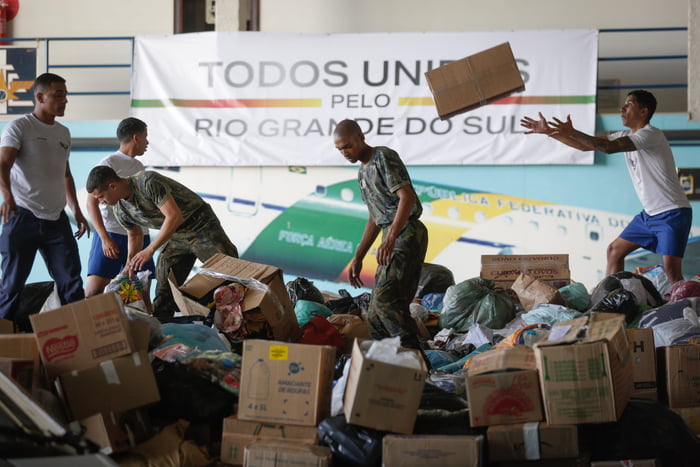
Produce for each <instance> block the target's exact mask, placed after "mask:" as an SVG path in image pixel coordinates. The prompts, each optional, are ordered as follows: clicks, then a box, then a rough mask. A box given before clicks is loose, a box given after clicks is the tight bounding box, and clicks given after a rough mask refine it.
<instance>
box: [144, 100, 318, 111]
mask: <svg viewBox="0 0 700 467" xmlns="http://www.w3.org/2000/svg"><path fill="white" fill-rule="evenodd" d="M321 103H322V99H316V98H307V99H132V100H131V107H138V108H156V107H187V108H200V109H202V108H206V109H217V108H218V109H232V108H261V107H263V108H280V107H321Z"/></svg>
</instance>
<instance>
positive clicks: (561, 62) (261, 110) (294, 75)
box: [131, 30, 598, 166]
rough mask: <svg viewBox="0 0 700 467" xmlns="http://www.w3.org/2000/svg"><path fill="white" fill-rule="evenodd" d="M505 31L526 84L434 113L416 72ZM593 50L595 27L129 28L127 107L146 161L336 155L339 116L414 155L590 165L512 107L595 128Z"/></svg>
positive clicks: (433, 161)
mask: <svg viewBox="0 0 700 467" xmlns="http://www.w3.org/2000/svg"><path fill="white" fill-rule="evenodd" d="M503 42H510V45H511V48H512V50H513V54H514V56H515V58H516V61H517V64H518V68H519V69H520V72H521V74H522V76H523V80H524V81H525V91H524V92H522V93H518V94H514V95H513V96H511V97H509V98H506V99H503V100H501V101H499V102H496V103H493V104H491V105H487V106H485V107H481V108H479V109H476V110H472V111H470V112H466V113H463V114H460V115H457V116H455V117H452V118H451V119H449V120H444V121H443V120H440V119H439V118H438V115H437V111H436V109H435V106H434V104H433V101H432V98H431V94H430V90H429V88H428V85H427V83H426V80H425V76H424V73H425V72H426V71H428V70H431V69H434V68H437V67H439V66H440V65H442V64H445V63H448V62H450V61H453V60H457V59H460V58H463V57H466V56H468V55H472V54H475V53H477V52H480V51H482V50H485V49H488V48H490V47H493V46H495V45H498V44H501V43H503ZM597 54H598V33H597V31H595V30H556V31H554V30H549V31H500V32H458V33H386V34H330V35H305V34H276V33H258V32H205V33H195V34H178V35H172V36H163V37H152V36H147V37H137V38H136V42H135V52H134V64H133V77H132V79H133V83H132V103H131V106H132V114H133V115H134V116H136V117H138V118H141V119H143V120H144V121H146V123H147V124H148V126H149V140H150V142H151V144H150V146H149V149H148V153H147V159H146V160H145V161H146V163H147V164H149V165H169V166H178V165H181V166H187V165H207V166H242V165H248V166H264V165H299V166H305V165H344V164H347V162H345V160H344V159H343V157H342V156H341V155H340V154H339V153H338V151H337V150H335V147H334V145H333V136H332V132H333V129H334V127H335V125H336V123H337V122H339V121H341V120H343V119H345V118H352V119H356V120H358V121H359V122H360V125H361V127H362V128H363V130H364V131H365V133H366V136H367V142H368V143H369V144H370V145H372V146H379V145H383V146H389V147H391V148H393V149H395V150H397V151H398V152H399V154H400V155H401V157H402V159H403V160H404V161H405V162H406V163H407V164H410V165H441V164H444V165H463V164H480V165H493V164H518V165H519V164H591V163H593V153H592V152H586V153H584V152H580V151H576V150H573V149H571V148H568V147H567V146H564V145H563V144H561V143H557V142H555V141H552V140H550V139H549V138H546V137H544V136H543V135H528V136H525V135H523V131H524V129H523V128H522V127H520V119H521V118H522V117H523V116H525V115H528V116H531V117H536V116H537V112H542V113H543V114H544V115H545V116H546V117H547V118H551V117H553V116H556V117H559V118H565V117H566V115H571V118H572V120H573V122H574V126H575V127H576V128H577V129H579V130H581V131H584V132H586V133H589V134H592V133H593V132H594V129H595V105H596V103H595V98H596V79H597V63H598V62H597Z"/></svg>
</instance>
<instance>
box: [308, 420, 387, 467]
mask: <svg viewBox="0 0 700 467" xmlns="http://www.w3.org/2000/svg"><path fill="white" fill-rule="evenodd" d="M385 434H386V433H385V432H384V431H378V430H374V429H372V428H365V427H362V426H358V425H353V424H350V423H348V422H346V421H345V416H343V415H338V416H335V417H329V418H326V419H325V420H323V421H322V422H321V423H319V425H318V440H319V443H320V444H321V445H324V446H328V447H329V448H330V449H331V452H332V453H333V465H334V466H335V467H365V466H367V467H372V466H377V467H379V466H380V465H381V462H382V441H383V439H384V435H385Z"/></svg>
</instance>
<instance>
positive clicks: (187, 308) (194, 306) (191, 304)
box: [168, 271, 209, 316]
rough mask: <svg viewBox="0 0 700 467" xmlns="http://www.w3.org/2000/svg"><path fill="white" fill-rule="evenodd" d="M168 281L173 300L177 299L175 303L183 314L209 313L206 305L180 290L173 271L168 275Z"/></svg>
mask: <svg viewBox="0 0 700 467" xmlns="http://www.w3.org/2000/svg"><path fill="white" fill-rule="evenodd" d="M168 283H169V284H170V291H171V292H172V294H173V300H174V301H175V305H177V309H178V310H179V311H180V313H181V314H183V315H185V316H208V315H209V308H207V307H205V306H204V305H202V304H201V303H197V302H195V301H194V300H192V299H190V298H187V297H185V296H184V295H182V292H180V289H179V288H178V286H177V284H176V281H175V275H174V274H173V273H172V271H171V272H170V275H169V276H168Z"/></svg>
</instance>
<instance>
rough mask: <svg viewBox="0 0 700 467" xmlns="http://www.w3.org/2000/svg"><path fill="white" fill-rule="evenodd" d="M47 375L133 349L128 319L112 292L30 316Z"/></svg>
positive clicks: (93, 364)
mask: <svg viewBox="0 0 700 467" xmlns="http://www.w3.org/2000/svg"><path fill="white" fill-rule="evenodd" d="M29 319H30V321H31V323H32V328H33V329H34V336H35V338H36V341H37V345H38V347H39V351H40V355H41V360H42V361H43V362H44V366H45V367H46V371H47V373H48V375H49V376H50V377H54V376H58V375H60V374H61V373H65V372H68V371H72V370H83V369H86V368H90V367H92V366H95V365H97V364H98V363H100V362H104V361H106V360H111V359H113V358H115V357H119V356H121V355H127V354H130V353H131V352H133V351H134V350H133V344H132V342H131V339H130V337H129V329H128V324H127V323H128V319H127V317H126V315H125V314H124V308H123V305H122V301H121V299H119V296H118V295H117V294H115V293H114V292H108V293H104V294H100V295H95V296H94V297H90V298H88V299H86V300H80V301H77V302H73V303H70V304H68V305H65V306H62V307H60V308H57V309H55V310H51V311H47V312H44V313H37V314H34V315H31V316H30V317H29Z"/></svg>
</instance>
